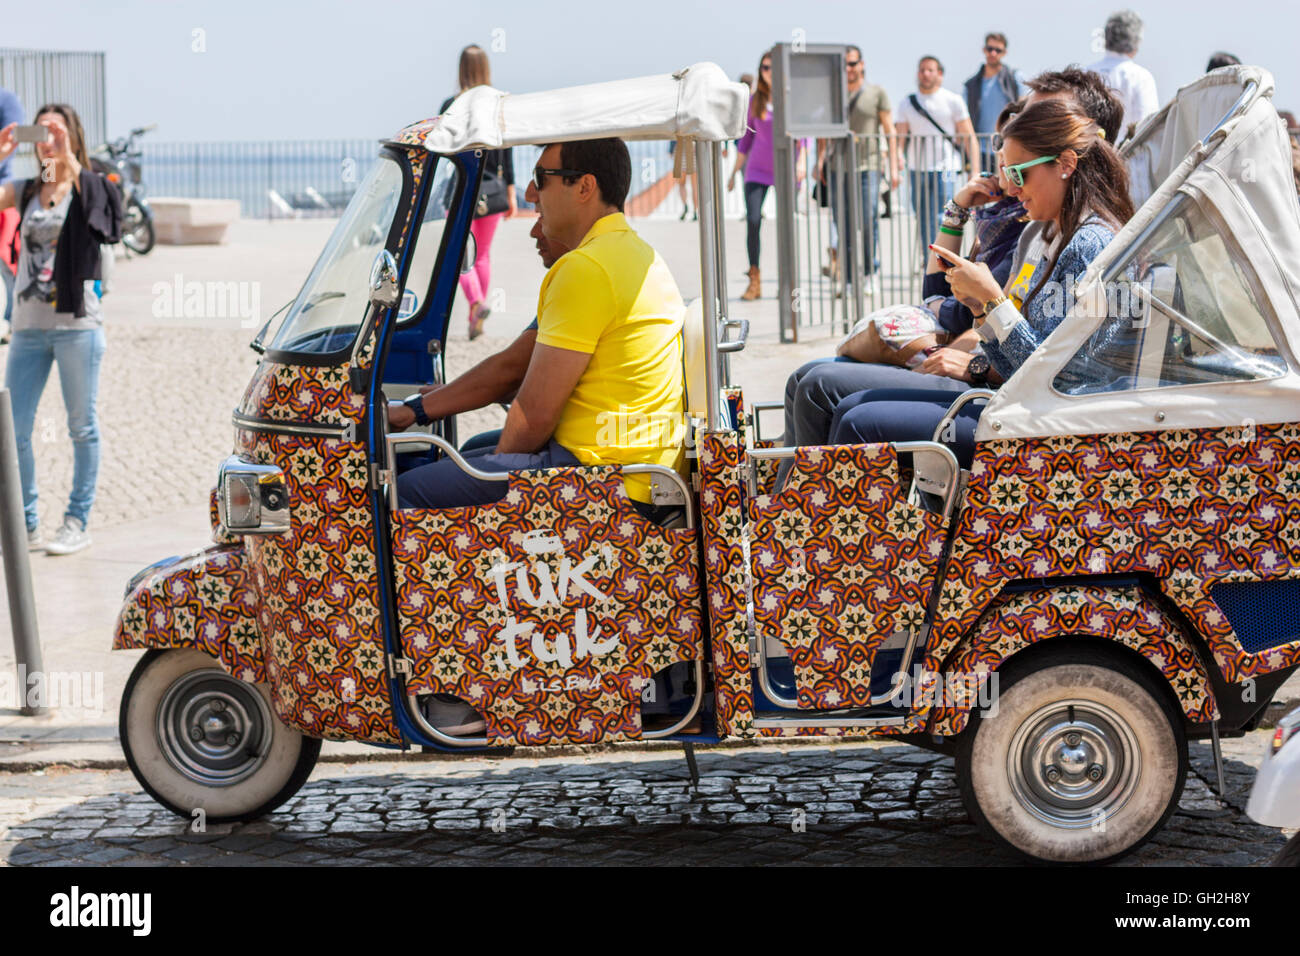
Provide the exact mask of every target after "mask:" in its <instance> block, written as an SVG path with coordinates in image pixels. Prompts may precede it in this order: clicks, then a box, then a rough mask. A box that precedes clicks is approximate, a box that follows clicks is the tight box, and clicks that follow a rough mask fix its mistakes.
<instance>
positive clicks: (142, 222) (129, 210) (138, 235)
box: [122, 199, 154, 256]
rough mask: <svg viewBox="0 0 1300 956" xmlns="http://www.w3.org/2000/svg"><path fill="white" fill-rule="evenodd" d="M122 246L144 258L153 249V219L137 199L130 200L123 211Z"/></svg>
mask: <svg viewBox="0 0 1300 956" xmlns="http://www.w3.org/2000/svg"><path fill="white" fill-rule="evenodd" d="M122 244H123V245H124V246H126V247H127V248H128V249H130V250H131V251H132V252H136V253H139V254H140V255H142V256H143V255H146V254H147V253H148V252H149V251H150V250H151V249H153V246H154V229H153V217H151V216H150V215H149V214H148V213H146V212H145V209H144V207H143V206H141V205H140V202H139V200H137V199H132V200H129V201H128V202H127V204H126V208H125V209H124V210H122Z"/></svg>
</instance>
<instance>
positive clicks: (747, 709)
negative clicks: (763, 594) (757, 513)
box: [698, 431, 754, 737]
mask: <svg viewBox="0 0 1300 956" xmlns="http://www.w3.org/2000/svg"><path fill="white" fill-rule="evenodd" d="M698 448H699V467H700V526H701V530H702V532H703V543H704V579H705V594H706V595H707V599H708V608H709V631H710V634H709V636H710V643H711V645H712V655H713V691H714V694H713V699H714V711H715V717H716V720H717V726H718V736H720V737H721V736H725V735H728V734H730V735H733V736H739V737H752V736H754V696H753V679H752V677H751V676H750V666H751V662H750V656H749V633H748V630H749V628H748V621H747V619H746V615H745V604H746V590H747V580H746V571H745V561H746V558H745V554H746V551H745V544H744V540H743V534H744V517H745V512H744V507H745V505H744V494H743V488H742V484H743V481H742V477H741V456H742V448H741V437H740V433H739V432H734V431H727V432H712V433H709V434H706V435H704V436H703V438H702V440H700V441H699V442H698Z"/></svg>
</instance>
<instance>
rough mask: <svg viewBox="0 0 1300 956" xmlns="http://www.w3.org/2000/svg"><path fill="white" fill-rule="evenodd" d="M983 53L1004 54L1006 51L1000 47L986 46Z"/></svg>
mask: <svg viewBox="0 0 1300 956" xmlns="http://www.w3.org/2000/svg"><path fill="white" fill-rule="evenodd" d="M984 52H985V53H1006V52H1007V51H1006V48H1005V47H1000V46H986V47H985V48H984Z"/></svg>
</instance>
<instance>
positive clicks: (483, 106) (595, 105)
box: [394, 63, 749, 155]
mask: <svg viewBox="0 0 1300 956" xmlns="http://www.w3.org/2000/svg"><path fill="white" fill-rule="evenodd" d="M748 102H749V88H748V87H746V86H745V85H744V84H743V83H733V82H731V81H730V80H728V79H727V76H726V74H725V73H723V71H722V68H721V67H720V66H718V65H717V64H716V63H696V64H695V65H694V66H690V67H687V68H686V69H683V70H678V71H677V72H676V73H665V74H662V75H659V76H647V77H641V78H639V79H632V80H617V81H614V82H610V83H594V84H591V85H588V86H573V87H568V88H566V89H560V90H547V91H545V92H542V93H521V94H511V93H503V92H502V91H500V90H497V89H493V88H492V87H490V86H476V87H474V88H473V89H469V90H466V91H465V92H464V93H462V94H461V95H460V96H458V97H456V99H455V100H454V101H453V102H452V104H451V105H450V106H448V107H447V111H446V112H445V113H443V114H442V115H441V116H435V117H433V118H432V119H428V120H425V121H423V122H421V123H416V124H414V125H412V126H408V127H407V128H406V129H404V130H402V131H401V132H400V133H398V134H397V136H396V137H395V138H394V141H395V142H398V143H405V144H409V145H418V146H423V147H424V148H425V149H427V150H429V152H432V153H440V154H443V155H447V154H451V153H459V152H462V151H464V150H467V149H479V148H481V149H496V148H499V147H505V146H524V145H540V144H542V143H558V142H564V141H566V140H575V139H600V138H604V137H611V136H617V137H619V138H620V139H625V140H640V139H660V140H662V139H689V140H699V141H704V142H718V141H722V140H728V139H739V138H740V137H741V136H743V135H744V133H745V107H746V106H747V104H748Z"/></svg>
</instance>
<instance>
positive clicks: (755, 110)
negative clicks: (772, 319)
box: [727, 52, 804, 302]
mask: <svg viewBox="0 0 1300 956" xmlns="http://www.w3.org/2000/svg"><path fill="white" fill-rule="evenodd" d="M803 161H804V144H803V142H802V141H801V142H800V143H799V149H798V155H797V156H796V157H795V161H794V169H795V177H796V179H798V180H802V179H803ZM775 168H776V150H775V146H774V143H773V141H772V54H771V52H768V53H764V54H763V58H762V59H761V60H760V61H759V64H758V79H757V80H756V81H755V85H754V92H753V94H752V95H751V96H750V98H749V115H748V124H747V127H746V129H745V135H744V136H742V137H741V138H740V142H739V143H737V144H736V165H735V166H734V167H733V168H732V170H731V176H730V178H729V179H728V180H727V190H728V191H731V190H732V189H735V188H736V176H738V175H739V174H740V173H742V172H743V173H744V175H745V179H744V182H745V251H746V252H747V253H748V255H749V273H748V276H749V285H748V286H746V288H745V291H744V292H743V293H741V296H740V297H741V298H742V299H743V300H745V301H746V302H752V301H753V300H754V299H757V298H758V297H759V296H760V295H761V294H762V286H761V281H762V277H761V276H760V275H759V271H758V254H759V229H760V227H761V226H762V223H763V200H765V199H766V198H767V191H768V190H769V189H771V188H772V185H773V184H774V183H775V182H776V179H775V175H774V172H775Z"/></svg>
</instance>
